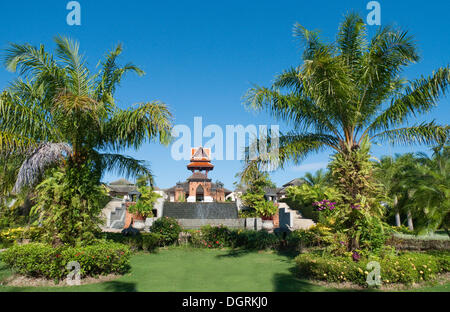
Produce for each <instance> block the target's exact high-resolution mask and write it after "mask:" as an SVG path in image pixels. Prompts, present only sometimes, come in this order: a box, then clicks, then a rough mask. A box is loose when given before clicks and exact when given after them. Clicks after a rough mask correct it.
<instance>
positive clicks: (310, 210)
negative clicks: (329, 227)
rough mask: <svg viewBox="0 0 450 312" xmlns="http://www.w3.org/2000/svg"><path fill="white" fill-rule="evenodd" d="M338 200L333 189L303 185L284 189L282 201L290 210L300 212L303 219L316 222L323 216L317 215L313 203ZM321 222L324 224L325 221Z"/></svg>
mask: <svg viewBox="0 0 450 312" xmlns="http://www.w3.org/2000/svg"><path fill="white" fill-rule="evenodd" d="M340 198H341V196H340V194H339V192H338V191H337V190H336V189H335V188H333V187H329V186H323V185H319V184H316V185H313V186H311V185H309V184H306V183H304V184H302V185H300V186H291V187H288V188H287V189H286V197H285V198H284V199H283V200H282V201H283V202H285V203H287V204H288V206H289V207H290V208H291V209H294V210H298V211H300V213H301V214H302V216H303V217H304V218H307V219H313V220H314V221H315V222H317V221H319V217H320V216H322V215H323V214H322V213H321V214H319V211H318V210H317V207H315V205H314V203H316V202H319V201H323V200H329V201H331V202H338V201H340ZM321 221H322V223H326V222H325V220H321Z"/></svg>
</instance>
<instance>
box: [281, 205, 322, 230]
mask: <svg viewBox="0 0 450 312" xmlns="http://www.w3.org/2000/svg"><path fill="white" fill-rule="evenodd" d="M278 208H279V211H280V212H279V220H280V228H286V229H289V230H291V231H293V230H298V229H304V230H307V229H309V228H310V227H312V226H313V225H315V224H316V223H315V222H314V221H313V220H311V219H305V218H303V217H302V215H301V213H300V212H299V211H297V210H293V209H291V208H289V206H288V205H287V204H286V203H279V204H278Z"/></svg>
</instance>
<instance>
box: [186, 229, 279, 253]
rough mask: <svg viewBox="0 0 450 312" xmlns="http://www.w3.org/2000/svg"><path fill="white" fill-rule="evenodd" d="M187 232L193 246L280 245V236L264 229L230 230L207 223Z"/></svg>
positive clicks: (264, 246)
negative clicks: (198, 228)
mask: <svg viewBox="0 0 450 312" xmlns="http://www.w3.org/2000/svg"><path fill="white" fill-rule="evenodd" d="M189 233H190V234H191V237H190V243H191V244H192V246H194V247H203V248H222V247H231V248H243V249H254V250H263V249H276V248H279V247H280V245H281V238H279V237H278V236H277V235H275V234H271V233H268V232H266V231H252V230H230V229H228V228H227V227H224V226H210V225H207V226H204V227H202V228H201V229H200V230H194V231H192V230H191V231H189Z"/></svg>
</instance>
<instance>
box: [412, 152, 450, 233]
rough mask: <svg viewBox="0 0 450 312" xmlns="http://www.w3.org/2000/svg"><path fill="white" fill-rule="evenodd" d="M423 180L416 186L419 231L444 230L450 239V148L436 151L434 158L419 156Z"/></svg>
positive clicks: (413, 207) (414, 205) (415, 204)
mask: <svg viewBox="0 0 450 312" xmlns="http://www.w3.org/2000/svg"><path fill="white" fill-rule="evenodd" d="M418 160H419V163H420V164H421V166H420V169H421V173H422V181H423V183H420V184H418V185H416V189H415V192H414V194H413V198H412V199H413V200H412V202H411V206H412V207H411V209H412V210H413V211H414V214H415V216H416V220H417V222H416V223H417V224H416V230H417V231H418V232H427V231H434V230H436V229H438V228H439V227H442V228H443V229H444V230H445V231H446V232H447V234H448V235H449V236H450V231H449V228H450V147H448V146H441V147H438V148H435V149H434V153H433V156H432V157H431V158H430V157H428V156H427V155H425V154H423V153H420V154H418Z"/></svg>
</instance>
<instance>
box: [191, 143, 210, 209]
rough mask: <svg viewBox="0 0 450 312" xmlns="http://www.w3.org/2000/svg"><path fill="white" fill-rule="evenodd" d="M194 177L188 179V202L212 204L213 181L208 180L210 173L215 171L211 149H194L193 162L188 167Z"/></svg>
mask: <svg viewBox="0 0 450 312" xmlns="http://www.w3.org/2000/svg"><path fill="white" fill-rule="evenodd" d="M187 168H188V170H190V171H192V175H191V176H190V177H189V178H188V179H187V181H188V182H189V197H188V198H187V201H188V202H202V201H203V202H212V201H213V197H212V196H211V195H212V194H211V179H209V178H208V172H209V171H211V170H213V169H214V166H213V165H212V164H211V149H209V148H203V147H198V148H192V149H191V162H190V163H189V164H188V165H187Z"/></svg>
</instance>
